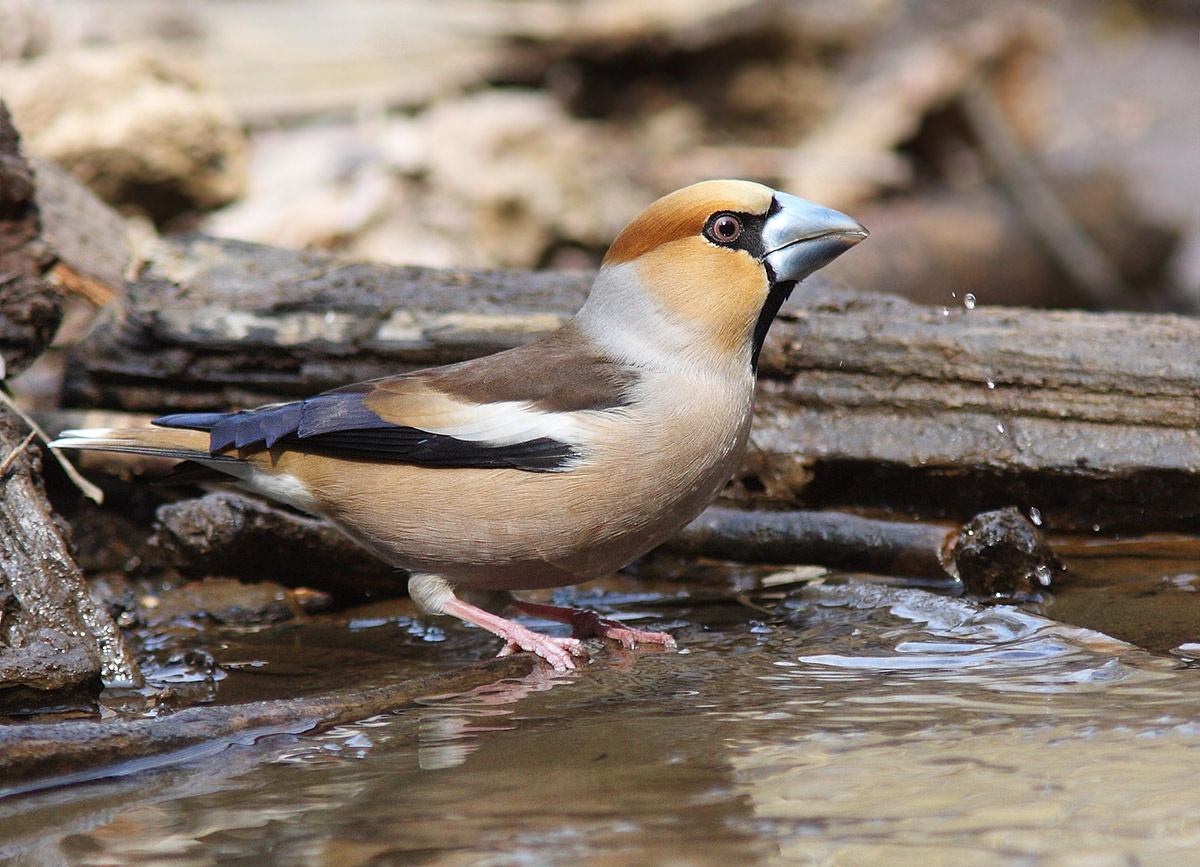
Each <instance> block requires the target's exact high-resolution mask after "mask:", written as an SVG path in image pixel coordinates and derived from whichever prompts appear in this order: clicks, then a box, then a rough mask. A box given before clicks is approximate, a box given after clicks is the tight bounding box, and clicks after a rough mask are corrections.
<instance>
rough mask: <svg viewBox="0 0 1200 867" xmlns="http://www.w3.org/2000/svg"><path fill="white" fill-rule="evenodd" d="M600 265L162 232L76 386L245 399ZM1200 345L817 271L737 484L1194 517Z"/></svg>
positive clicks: (481, 314) (393, 359) (385, 351)
mask: <svg viewBox="0 0 1200 867" xmlns="http://www.w3.org/2000/svg"><path fill="white" fill-rule="evenodd" d="M588 279H589V277H588V275H585V274H555V273H539V274H528V273H521V272H495V273H491V274H481V273H463V272H440V271H432V270H429V269H419V268H402V267H392V266H381V265H364V264H357V265H355V264H343V263H339V262H338V261H337V260H336V259H335V258H334V257H331V256H328V255H324V254H317V253H297V252H288V251H284V250H280V249H276V248H267V247H260V246H255V245H250V244H242V243H235V242H228V241H217V240H214V239H211V238H201V237H196V238H191V239H188V240H185V241H179V242H172V243H170V244H168V245H166V246H164V247H163V249H162V251H161V252H160V253H159V255H157V256H156V257H155V260H154V262H152V263H151V265H150V266H149V268H148V269H147V271H146V272H145V274H144V275H143V277H142V279H141V280H140V281H139V282H138V283H136V284H134V285H133V286H132V287H131V290H130V298H129V303H128V305H127V306H124V307H113V308H112V310H111V311H110V315H109V316H108V317H107V319H106V320H105V321H103V322H101V323H99V325H98V327H97V328H95V329H94V330H93V331H92V332H91V333H90V335H89V336H88V337H87V338H86V339H85V340H84V341H83V342H82V343H81V344H80V345H79V346H78V347H77V349H76V351H75V352H74V355H73V361H72V364H71V371H72V372H71V375H70V376H69V378H68V382H67V384H66V394H67V401H68V402H69V403H70V404H74V405H78V406H109V407H121V408H126V409H134V410H141V411H152V412H153V411H164V410H171V409H211V408H214V407H226V406H239V405H241V406H244V405H249V404H253V403H257V402H262V401H265V400H277V399H280V398H286V397H296V396H300V395H305V394H310V393H312V392H314V391H318V390H321V389H324V388H330V387H335V386H337V385H341V384H345V383H346V382H350V381H353V380H356V379H365V378H369V377H372V376H379V375H383V374H387V373H393V372H396V371H399V370H404V369H411V368H414V367H418V366H423V365H428V364H436V363H443V362H448V361H455V360H459V359H462V358H467V357H471V356H474V355H479V354H483V353H486V352H492V351H495V350H498V349H503V348H506V347H508V346H512V345H515V344H517V343H521V342H524V341H527V340H530V339H533V338H534V337H536V336H538V335H539V334H541V333H544V332H545V331H548V330H550V329H551V328H553V327H554V326H556V325H557V324H558V323H559V322H561V321H562V320H563V319H565V318H566V317H567V316H569V315H570V314H571V313H572V312H573V311H574V310H575V309H577V307H578V306H579V304H580V303H581V301H582V299H583V297H584V294H585V292H586V287H587V284H588ZM464 311H468V312H464ZM1198 345H1200V322H1197V321H1196V320H1194V319H1190V318H1184V317H1178V316H1171V315H1145V314H1117V313H1106V314H1098V313H1083V312H1077V311H1049V312H1041V311H1031V310H1024V309H1013V308H999V307H985V306H977V307H975V308H973V309H968V308H967V307H955V308H952V309H945V308H941V307H933V308H929V307H921V306H917V305H914V304H910V303H907V302H904V301H902V300H900V299H897V298H893V297H889V296H878V295H867V294H862V293H856V292H851V291H847V290H836V289H831V288H830V286H829V284H828V283H827V282H824V281H822V280H820V279H819V278H813V279H811V280H810V281H807V282H805V283H804V284H801V286H800V288H799V289H798V291H797V292H796V293H795V296H794V298H793V301H792V302H791V303H790V305H789V306H787V307H785V309H784V313H783V315H782V316H781V318H780V321H779V322H777V323H776V325H775V326H774V327H773V328H772V332H771V335H770V336H769V338H768V341H767V347H766V350H765V351H764V353H763V358H762V367H761V370H760V374H761V380H762V382H761V389H760V401H759V408H758V417H757V420H756V424H755V430H754V433H753V436H752V441H751V443H752V444H751V449H750V451H749V453H748V455H747V459H746V462H745V465H744V467H743V469H742V470H741V472H740V473H739V478H740V480H741V482H742V484H741V485H740V486H739V487H736V488H734V489H733V490H732V491H731V494H733V495H737V496H741V497H742V498H748V499H752V500H762V499H767V500H772V501H777V502H785V503H786V502H796V501H800V502H803V503H804V504H805V505H807V506H810V507H824V506H835V507H837V506H844V505H878V506H885V507H890V508H896V507H902V508H916V509H918V510H920V511H922V512H924V513H928V514H945V515H950V516H954V517H957V518H959V519H963V518H966V517H969V516H970V515H973V514H977V513H978V512H981V511H986V510H988V509H993V508H1001V507H1004V506H1010V505H1021V506H1024V507H1037V508H1038V509H1040V510H1041V512H1042V514H1043V515H1044V516H1045V519H1046V522H1047V526H1050V527H1081V526H1082V527H1090V526H1091V525H1093V524H1102V525H1105V526H1108V527H1118V526H1119V527H1126V528H1128V527H1133V526H1157V527H1158V528H1159V529H1166V528H1184V529H1186V528H1188V527H1190V526H1192V525H1194V523H1195V522H1196V521H1200V435H1197V433H1196V429H1197V425H1198V423H1200V398H1198V397H1197V385H1198V384H1200V355H1197V353H1196V351H1195V348H1196V347H1197V346H1198Z"/></svg>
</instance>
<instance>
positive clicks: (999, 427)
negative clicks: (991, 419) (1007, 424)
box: [996, 421, 1004, 433]
mask: <svg viewBox="0 0 1200 867" xmlns="http://www.w3.org/2000/svg"><path fill="white" fill-rule="evenodd" d="M996 431H997V432H998V433H1004V422H1000V421H998V422H996Z"/></svg>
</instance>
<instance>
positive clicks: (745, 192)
mask: <svg viewBox="0 0 1200 867" xmlns="http://www.w3.org/2000/svg"><path fill="white" fill-rule="evenodd" d="M866 236H867V230H866V229H864V228H863V227H862V226H861V225H859V224H858V223H857V222H856V221H854V220H852V219H851V218H850V217H847V216H846V215H845V214H841V213H838V212H837V211H834V210H831V209H829V208H824V207H821V206H820V205H815V204H813V203H812V202H808V201H805V200H804V199H801V198H797V197H796V196H791V195H788V194H787V193H781V192H777V191H775V190H772V189H770V188H769V187H765V186H763V185H761V184H756V183H751V182H749V181H733V180H723V181H705V182H703V183H699V184H694V185H692V186H690V187H684V188H683V189H682V190H677V191H676V192H674V193H671V194H669V195H666V196H663V197H662V198H661V199H659V200H658V201H657V202H655V203H654V204H652V205H650V207H648V208H646V210H644V211H643V212H642V213H641V214H639V215H638V216H637V217H635V218H634V219H633V221H632V222H631V223H630V224H629V225H628V226H626V227H625V228H624V229H623V230H622V231H621V233H620V234H619V235H618V236H617V238H616V240H615V241H613V244H612V246H611V247H609V249H608V253H607V255H606V256H605V257H604V262H603V263H602V265H601V268H600V274H599V275H598V276H597V279H596V283H595V285H594V286H593V289H592V293H591V295H590V296H589V297H588V301H587V304H585V305H584V308H583V310H582V311H581V312H580V317H579V319H580V324H581V325H583V326H584V327H585V328H586V329H587V330H588V331H589V332H590V333H591V334H593V336H598V334H599V332H607V339H606V341H605V342H608V343H610V345H613V344H620V348H621V349H624V350H626V351H625V352H623V353H622V354H625V355H627V356H634V355H638V354H644V353H638V352H637V351H636V347H635V346H634V344H636V343H638V342H640V343H642V344H643V350H649V351H654V350H656V349H657V350H660V351H662V352H665V353H672V352H676V351H678V352H689V351H690V352H693V353H695V352H700V353H703V354H704V355H706V356H710V357H711V355H712V354H714V353H715V354H716V355H717V356H718V357H724V358H728V359H730V360H731V361H732V360H736V361H740V359H741V358H746V359H748V360H749V363H750V364H751V365H752V366H753V365H756V364H757V361H758V353H759V350H760V349H761V348H762V342H763V339H764V338H765V337H766V333H767V328H768V327H769V326H770V324H771V321H772V320H773V319H774V318H775V314H776V313H778V312H779V307H780V305H781V304H783V302H784V301H785V300H786V299H787V297H788V295H790V294H791V291H792V289H793V288H794V287H795V285H796V283H797V282H798V281H800V280H803V279H804V278H805V277H807V276H808V275H809V274H811V273H812V272H813V271H816V270H817V269H818V268H821V267H823V266H824V265H827V264H828V263H830V262H832V261H833V260H834V259H835V258H837V257H838V256H839V255H841V254H842V253H844V252H845V251H846V250H848V249H850V248H851V247H853V246H854V245H855V244H857V243H858V242H859V241H861V240H862V239H863V238H865V237H866Z"/></svg>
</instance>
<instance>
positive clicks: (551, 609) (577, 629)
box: [512, 599, 675, 649]
mask: <svg viewBox="0 0 1200 867" xmlns="http://www.w3.org/2000/svg"><path fill="white" fill-rule="evenodd" d="M512 604H513V607H514V608H516V609H517V610H518V611H520V612H522V613H523V614H528V615H529V616H530V617H540V618H541V619H542V620H553V621H554V622H556V623H568V624H570V626H571V631H572V634H573V635H574V636H575V638H587V637H588V636H590V635H599V636H601V637H603V638H612V639H615V640H616V641H619V642H621V644H623V645H624V646H625V647H628V648H630V649H633V648H634V647H636V646H637V645H638V644H661V645H662V646H663V647H674V646H675V639H674V638H672V637H671V636H670V635H668V634H667V633H665V632H642V631H641V630H640V629H630V628H629V627H628V626H625V625H624V624H622V623H619V622H617V621H616V620H605V619H604V618H602V617H601V616H600V615H599V614H597V613H596V612H595V611H588V610H586V609H583V608H564V607H562V606H560V605H541V604H539V603H537V602H522V601H521V600H519V599H514V600H513V603H512Z"/></svg>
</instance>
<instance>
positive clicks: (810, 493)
mask: <svg viewBox="0 0 1200 867" xmlns="http://www.w3.org/2000/svg"><path fill="white" fill-rule="evenodd" d="M802 292H803V287H802ZM799 306H800V309H799V310H798V311H797V312H794V313H792V314H791V315H788V316H786V317H785V320H784V321H783V322H781V323H779V326H778V327H777V330H776V334H775V337H776V340H775V341H774V342H772V343H769V346H768V351H767V352H766V353H765V354H764V369H765V372H766V374H767V375H766V377H764V380H763V382H762V387H761V390H760V400H759V405H758V416H757V420H756V425H755V430H754V433H753V435H752V444H753V446H752V454H751V456H750V458H751V465H754V464H756V465H757V466H758V467H760V468H762V470H763V471H762V472H760V473H758V474H756V477H755V478H754V479H753V481H755V483H756V484H757V485H759V486H764V487H766V488H768V489H770V488H771V487H772V485H774V486H775V487H776V488H777V490H775V491H774V493H776V494H779V495H782V496H784V497H785V498H786V497H787V496H788V495H789V494H791V495H794V496H801V497H803V499H804V501H805V502H807V503H810V504H812V503H821V504H829V505H843V504H848V503H853V504H856V505H896V503H897V501H898V499H902V500H903V501H904V502H905V503H906V504H908V505H909V506H910V507H914V508H917V509H919V510H922V511H925V512H929V513H939V514H941V513H948V514H955V513H961V512H962V511H963V510H964V509H966V508H967V507H968V506H973V507H974V509H973V510H974V511H980V510H983V509H987V508H998V507H1002V506H1006V505H1014V504H1017V505H1022V506H1026V507H1036V508H1038V509H1039V510H1040V511H1041V513H1042V514H1043V516H1044V517H1045V519H1046V522H1047V525H1048V526H1057V527H1081V526H1091V525H1093V524H1106V525H1109V526H1110V527H1112V526H1126V527H1127V526H1145V525H1147V524H1149V525H1155V524H1157V525H1158V527H1159V529H1163V528H1164V527H1165V526H1167V525H1170V526H1180V525H1182V526H1188V525H1191V524H1194V522H1195V521H1196V520H1198V519H1200V500H1198V499H1197V495H1198V494H1200V434H1198V433H1197V428H1198V427H1200V396H1198V386H1200V355H1197V353H1196V347H1197V346H1200V321H1197V320H1195V319H1192V318H1188V317H1180V316H1172V315H1165V314H1164V315H1147V314H1117V313H1104V314H1097V313H1083V312H1078V311H1048V312H1038V311H1031V310H1023V309H1010V308H999V307H975V308H974V309H968V308H965V307H960V308H956V309H950V310H945V309H939V308H926V307H918V306H916V305H912V304H909V303H906V302H903V301H900V300H899V299H895V298H888V297H867V296H862V295H858V294H854V293H844V294H841V295H838V294H836V293H834V294H830V293H825V292H818V293H811V292H805V293H804V294H803V296H802V297H801V298H800V300H799ZM797 482H800V484H799V486H798V487H797ZM780 489H781V490H780ZM898 490H903V492H904V495H903V497H902V498H898V497H897V496H896V494H897V491H898Z"/></svg>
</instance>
